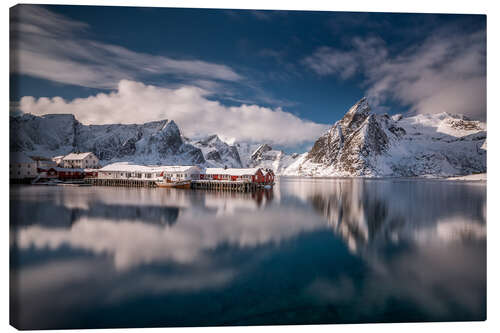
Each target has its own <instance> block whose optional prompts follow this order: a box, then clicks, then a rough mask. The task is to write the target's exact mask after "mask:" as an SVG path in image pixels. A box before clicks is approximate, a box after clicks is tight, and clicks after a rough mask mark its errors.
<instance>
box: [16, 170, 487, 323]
mask: <svg viewBox="0 0 500 333" xmlns="http://www.w3.org/2000/svg"><path fill="white" fill-rule="evenodd" d="M10 195H11V203H10V209H11V220H10V230H11V243H10V252H11V257H10V260H11V295H10V303H11V323H12V324H13V325H14V326H16V327H18V328H24V329H43V328H103V327H147V326H205V325H209V326H213V325H265V324H312V323H316V324H317V323H358V322H401V321H403V322H406V321H462V320H467V321H469V320H484V319H485V318H486V183H484V182H454V181H442V180H405V179H378V180H368V179H298V178H281V179H280V181H279V182H278V183H277V185H276V186H275V187H274V189H273V190H271V191H262V192H258V193H253V194H249V193H229V192H205V191H190V190H176V189H147V188H111V187H66V186H58V187H45V186H12V187H11V190H10Z"/></svg>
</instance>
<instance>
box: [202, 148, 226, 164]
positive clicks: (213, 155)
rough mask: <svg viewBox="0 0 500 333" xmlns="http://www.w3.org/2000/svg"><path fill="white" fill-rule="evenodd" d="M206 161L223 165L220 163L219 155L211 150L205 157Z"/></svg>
mask: <svg viewBox="0 0 500 333" xmlns="http://www.w3.org/2000/svg"><path fill="white" fill-rule="evenodd" d="M205 158H206V159H207V160H210V161H215V162H217V163H223V162H222V158H221V157H220V154H219V152H218V151H217V150H212V151H211V152H209V153H208V154H207V156H206V157H205Z"/></svg>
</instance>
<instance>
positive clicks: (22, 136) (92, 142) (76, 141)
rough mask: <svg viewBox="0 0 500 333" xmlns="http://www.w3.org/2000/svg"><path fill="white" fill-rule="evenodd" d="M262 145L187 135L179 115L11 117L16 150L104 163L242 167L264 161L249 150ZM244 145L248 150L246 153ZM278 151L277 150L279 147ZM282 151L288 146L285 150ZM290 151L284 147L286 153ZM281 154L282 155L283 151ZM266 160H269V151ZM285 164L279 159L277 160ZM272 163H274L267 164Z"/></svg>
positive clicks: (12, 137)
mask: <svg viewBox="0 0 500 333" xmlns="http://www.w3.org/2000/svg"><path fill="white" fill-rule="evenodd" d="M255 147H258V145H251V144H247V143H241V144H235V145H231V144H229V143H227V142H224V141H223V140H221V139H220V137H219V136H218V135H216V134H214V135H209V136H207V137H204V138H201V139H189V138H186V137H184V136H183V135H182V134H181V131H180V130H179V127H178V126H177V125H176V124H175V122H174V121H172V120H170V121H168V120H161V121H152V122H148V123H144V124H127V125H124V124H110V125H84V124H82V123H80V122H79V121H78V120H77V119H76V118H75V117H74V115H71V114H47V115H43V116H35V115H31V114H23V115H21V116H11V117H10V150H11V151H13V152H14V151H24V152H27V153H30V154H31V155H41V156H47V157H49V156H56V155H65V154H68V153H69V152H72V151H91V152H93V153H94V154H95V155H96V156H97V157H98V158H99V159H100V161H101V164H102V165H106V164H109V163H114V162H123V161H126V162H132V163H138V164H151V165H154V164H176V165H193V164H194V165H199V166H202V167H224V166H227V167H233V168H241V167H247V166H249V163H250V162H251V166H252V167H253V166H259V165H258V164H259V163H257V162H256V161H255V160H252V161H250V157H251V156H246V155H245V154H247V155H248V152H246V151H245V149H246V150H250V149H256V148H255ZM240 150H241V152H242V154H243V155H244V156H245V159H244V161H242V158H240ZM273 152H274V151H273ZM281 153H282V152H281ZM282 155H283V156H285V154H284V153H282ZM282 155H280V154H278V156H277V158H278V159H279V160H281V159H282V158H283V156H282ZM266 162H269V157H267V159H266ZM277 165H278V166H279V165H280V164H279V163H278V164H277ZM266 167H271V168H272V165H271V166H270V165H267V164H266Z"/></svg>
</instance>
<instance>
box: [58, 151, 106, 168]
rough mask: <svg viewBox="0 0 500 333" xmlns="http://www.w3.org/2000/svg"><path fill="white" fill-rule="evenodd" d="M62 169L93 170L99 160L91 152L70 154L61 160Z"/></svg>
mask: <svg viewBox="0 0 500 333" xmlns="http://www.w3.org/2000/svg"><path fill="white" fill-rule="evenodd" d="M62 164H63V165H62V166H63V168H80V169H86V168H91V169H95V168H97V167H99V159H98V158H97V157H96V156H95V155H94V154H93V153H91V152H87V153H71V154H68V155H66V156H64V158H63V159H62Z"/></svg>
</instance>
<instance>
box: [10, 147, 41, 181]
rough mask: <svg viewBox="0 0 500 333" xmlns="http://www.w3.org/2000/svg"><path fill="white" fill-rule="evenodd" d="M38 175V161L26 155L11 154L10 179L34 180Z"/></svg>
mask: <svg viewBox="0 0 500 333" xmlns="http://www.w3.org/2000/svg"><path fill="white" fill-rule="evenodd" d="M37 175H38V172H37V169H36V161H34V160H33V159H31V158H30V157H29V156H28V155H26V154H24V153H12V154H10V174H9V176H10V179H32V178H35V177H36V176H37Z"/></svg>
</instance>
